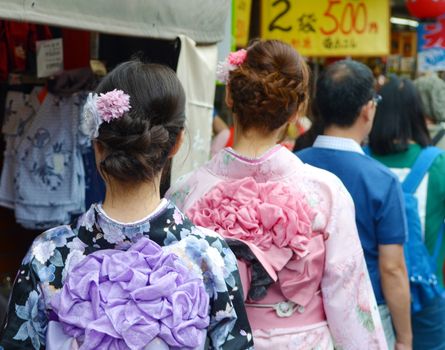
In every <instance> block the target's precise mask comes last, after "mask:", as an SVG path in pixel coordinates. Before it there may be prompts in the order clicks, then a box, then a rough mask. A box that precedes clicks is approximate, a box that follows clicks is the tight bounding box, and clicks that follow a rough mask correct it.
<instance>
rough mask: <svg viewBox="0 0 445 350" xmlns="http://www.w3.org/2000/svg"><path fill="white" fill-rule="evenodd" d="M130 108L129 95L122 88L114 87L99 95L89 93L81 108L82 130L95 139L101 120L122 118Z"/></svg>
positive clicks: (108, 121) (108, 120)
mask: <svg viewBox="0 0 445 350" xmlns="http://www.w3.org/2000/svg"><path fill="white" fill-rule="evenodd" d="M130 109H131V105H130V96H129V95H127V94H126V93H125V92H123V91H122V90H117V89H114V90H113V91H109V92H107V93H105V94H100V95H97V94H96V93H90V94H89V95H88V98H87V101H86V103H85V106H84V108H83V121H82V126H81V128H82V132H83V133H84V134H85V135H88V136H89V137H90V138H91V139H95V138H97V137H98V136H99V128H100V126H101V125H102V123H103V122H106V123H110V122H111V121H113V120H116V119H119V118H122V117H123V116H124V114H125V113H126V112H128V111H129V110H130Z"/></svg>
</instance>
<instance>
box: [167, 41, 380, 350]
mask: <svg viewBox="0 0 445 350" xmlns="http://www.w3.org/2000/svg"><path fill="white" fill-rule="evenodd" d="M219 74H220V79H221V80H225V81H226V82H227V95H226V102H227V105H228V107H229V108H231V110H232V112H233V114H234V122H235V142H234V146H233V148H226V149H224V150H222V151H220V152H219V153H218V154H216V156H215V157H214V158H213V159H212V160H210V161H209V162H208V163H207V164H206V165H204V166H203V167H202V168H200V169H199V170H197V171H196V172H194V173H193V174H191V175H189V176H186V177H185V178H184V179H182V180H180V181H179V182H178V183H177V184H176V185H175V186H174V187H173V188H171V189H170V191H169V193H168V194H167V196H168V197H170V198H171V199H172V200H173V201H174V202H175V203H176V205H178V206H179V207H180V208H182V210H184V211H185V212H186V213H187V214H188V215H189V217H190V218H191V219H192V221H193V222H194V223H195V224H197V225H200V226H205V227H208V228H211V229H212V230H215V231H216V232H218V233H220V234H221V235H223V236H224V237H225V238H226V240H227V242H228V243H229V246H230V247H231V248H232V250H233V251H234V253H235V255H237V258H238V266H239V269H240V271H241V278H242V280H243V286H244V291H245V292H246V295H245V298H246V309H247V314H248V316H249V321H250V324H251V326H252V329H253V334H254V341H255V348H256V349H260V350H261V349H322V350H325V349H326V350H327V349H333V348H334V346H335V347H336V348H337V349H351V350H357V349H387V345H386V341H385V336H384V333H383V329H382V326H381V322H380V318H379V314H378V312H377V305H376V301H375V298H374V294H373V291H372V287H371V284H370V280H369V276H368V272H367V269H366V265H365V261H364V257H363V251H362V248H361V245H360V241H359V238H358V234H357V229H356V226H355V221H354V218H355V215H354V206H353V202H352V200H351V197H350V196H349V194H348V192H347V191H346V189H345V187H344V186H343V185H342V183H341V182H340V180H339V179H338V178H336V177H335V176H334V175H332V174H330V173H328V172H326V171H323V170H320V169H317V168H314V167H311V166H309V165H305V164H303V163H302V162H301V161H300V160H299V159H298V158H297V157H295V156H294V155H293V154H292V153H291V152H290V151H288V150H287V149H286V148H285V147H282V146H281V145H277V140H278V139H279V137H280V135H281V134H282V132H283V130H284V129H285V128H286V125H287V123H289V122H293V121H295V119H296V118H297V117H298V116H299V115H301V114H302V113H304V110H305V107H306V104H307V100H308V81H309V72H308V68H307V66H306V64H305V62H304V60H303V59H302V57H301V56H300V55H299V54H298V53H297V52H296V51H295V50H293V49H292V48H291V47H290V46H288V45H286V44H284V43H282V42H279V41H263V42H256V43H254V44H253V45H252V46H250V47H249V48H248V49H247V51H246V50H240V51H238V52H236V53H232V54H230V55H229V57H228V59H227V60H226V62H225V63H224V64H222V65H221V66H220V67H219Z"/></svg>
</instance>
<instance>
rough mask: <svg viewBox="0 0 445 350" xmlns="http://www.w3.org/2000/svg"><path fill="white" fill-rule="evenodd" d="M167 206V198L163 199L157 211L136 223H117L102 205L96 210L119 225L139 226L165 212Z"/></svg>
mask: <svg viewBox="0 0 445 350" xmlns="http://www.w3.org/2000/svg"><path fill="white" fill-rule="evenodd" d="M167 204H168V200H167V199H165V198H162V199H161V202H160V203H159V205H158V206H157V207H156V209H155V210H154V211H152V212H151V213H150V214H148V215H147V216H146V217H145V218H143V219H140V220H137V221H135V222H120V221H117V220H115V219H113V218H111V217H110V216H108V214H107V213H106V212H105V210H104V208H103V207H102V204H98V205H97V206H96V208H97V210H98V211H99V213H100V214H102V215H103V216H105V217H106V218H107V219H108V220H109V221H112V222H114V223H116V224H118V225H122V226H134V225H139V224H141V223H144V222H146V221H148V220H150V219H151V218H152V217H153V216H156V215H157V214H158V213H160V212H162V211H163V210H164V208H165V207H166V206H167Z"/></svg>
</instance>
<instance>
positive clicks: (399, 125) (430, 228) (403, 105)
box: [369, 76, 445, 349]
mask: <svg viewBox="0 0 445 350" xmlns="http://www.w3.org/2000/svg"><path fill="white" fill-rule="evenodd" d="M379 93H380V95H381V96H382V102H381V103H380V104H379V106H378V108H377V111H376V115H375V119H374V125H373V128H372V131H371V133H370V135H369V148H370V150H371V154H372V157H374V158H375V159H377V160H378V161H380V162H381V163H383V164H384V165H386V166H387V167H389V168H390V169H391V170H392V171H393V172H394V173H395V174H396V175H397V176H398V177H399V180H400V181H401V182H402V181H403V180H404V179H405V178H406V176H407V175H408V174H409V172H410V170H411V167H412V166H413V164H414V162H415V161H416V159H417V157H418V156H419V154H420V153H421V151H422V149H423V148H425V147H427V146H430V145H431V138H430V135H429V133H428V128H427V125H426V119H425V114H424V110H423V105H422V100H421V97H420V95H419V93H418V91H417V90H416V87H415V86H414V84H413V83H412V82H411V81H410V80H408V79H399V78H398V77H396V76H391V77H390V79H389V81H388V83H387V84H386V85H384V86H383V87H382V89H381V90H380V92H379ZM444 175H445V153H442V154H440V155H439V156H437V157H436V158H435V160H434V162H433V164H432V166H431V167H430V168H429V171H428V173H427V175H426V176H425V177H424V178H423V180H422V182H421V184H420V185H419V187H418V189H417V191H416V193H415V195H416V197H417V199H418V203H419V216H420V221H421V224H422V231H423V232H422V235H423V239H424V242H425V246H426V247H427V249H428V251H429V253H430V254H431V255H433V253H434V250H435V247H436V243H437V242H440V241H438V237H439V229H440V228H441V226H442V223H443V222H444V219H445V176H444ZM376 185H378V184H376ZM444 261H445V239H443V240H442V244H441V247H440V253H439V256H438V258H437V261H436V266H437V269H436V275H437V277H438V280H439V282H440V284H441V285H442V287H443V285H444V275H443V271H442V269H443V266H444ZM439 304H440V305H441V306H440V310H439V307H438V304H436V305H434V309H435V311H433V314H434V315H433V314H428V315H427V311H425V313H424V314H423V315H421V316H425V318H423V319H421V322H424V323H423V326H424V327H425V328H424V329H426V328H430V329H432V327H433V326H434V328H435V329H437V328H436V327H437V325H438V324H443V323H444V322H445V306H443V305H444V302H443V299H442V300H441V301H439ZM421 312H423V311H421ZM436 317H437V318H436ZM414 322H416V317H413V334H414V349H416V348H417V347H416V343H417V344H419V343H418V340H419V339H417V341H416V327H415V324H414ZM425 322H427V323H428V322H431V324H428V325H427V324H426V323H425ZM439 328H442V327H439ZM439 332H441V333H442V335H439V338H441V339H440V341H439V339H438V338H436V340H437V341H439V342H437V341H436V344H439V343H441V344H442V345H440V346H441V347H432V348H431V349H433V348H434V349H445V344H444V343H443V339H444V338H445V329H443V328H442V329H441V330H439ZM434 337H435V336H433V337H429V339H430V340H431V341H433V338H434ZM422 341H423V342H424V341H426V340H425V338H424V337H422ZM418 349H430V348H429V347H425V346H423V347H418Z"/></svg>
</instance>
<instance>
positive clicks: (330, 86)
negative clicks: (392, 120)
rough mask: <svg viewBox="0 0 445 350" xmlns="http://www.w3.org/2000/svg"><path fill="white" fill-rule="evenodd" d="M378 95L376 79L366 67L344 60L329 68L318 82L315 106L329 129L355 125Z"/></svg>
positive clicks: (323, 72)
mask: <svg viewBox="0 0 445 350" xmlns="http://www.w3.org/2000/svg"><path fill="white" fill-rule="evenodd" d="M373 95H374V76H373V74H372V72H371V70H370V69H369V68H368V67H367V66H365V65H364V64H362V63H360V62H357V61H353V60H341V61H338V62H335V63H333V64H331V65H329V66H328V67H327V68H326V69H325V70H324V71H322V73H321V74H320V77H319V79H318V81H317V87H316V92H315V104H316V106H317V109H318V111H319V112H320V117H321V118H322V120H323V122H324V125H325V126H330V125H338V126H343V127H347V126H351V125H353V124H354V122H355V121H356V120H357V118H358V116H359V114H360V111H361V108H362V107H363V106H364V105H365V104H366V103H367V102H368V101H369V100H371V99H372V97H373Z"/></svg>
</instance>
